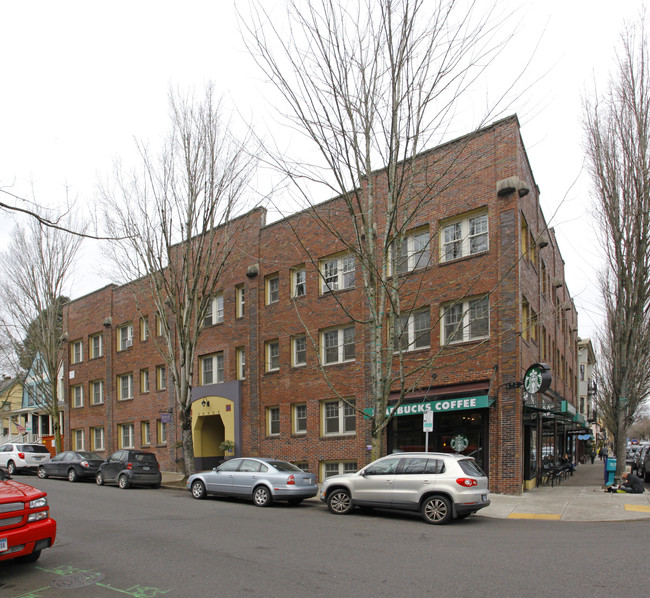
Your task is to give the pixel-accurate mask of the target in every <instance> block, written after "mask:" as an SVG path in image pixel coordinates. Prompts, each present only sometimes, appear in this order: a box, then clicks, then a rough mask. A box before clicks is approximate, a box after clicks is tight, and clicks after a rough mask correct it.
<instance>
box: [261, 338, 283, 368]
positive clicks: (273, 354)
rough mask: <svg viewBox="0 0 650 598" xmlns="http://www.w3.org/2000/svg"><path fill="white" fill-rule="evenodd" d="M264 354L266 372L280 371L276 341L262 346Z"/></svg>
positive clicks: (278, 345)
mask: <svg viewBox="0 0 650 598" xmlns="http://www.w3.org/2000/svg"><path fill="white" fill-rule="evenodd" d="M264 349H265V351H264V352H265V353H266V360H265V361H266V371H267V372H272V371H274V370H279V369H280V342H279V341H278V340H273V341H268V342H267V343H266V344H265V345H264Z"/></svg>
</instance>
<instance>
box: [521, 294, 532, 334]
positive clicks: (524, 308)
mask: <svg viewBox="0 0 650 598" xmlns="http://www.w3.org/2000/svg"><path fill="white" fill-rule="evenodd" d="M521 338H523V339H524V340H525V341H527V340H530V305H528V301H526V299H524V298H523V297H522V298H521Z"/></svg>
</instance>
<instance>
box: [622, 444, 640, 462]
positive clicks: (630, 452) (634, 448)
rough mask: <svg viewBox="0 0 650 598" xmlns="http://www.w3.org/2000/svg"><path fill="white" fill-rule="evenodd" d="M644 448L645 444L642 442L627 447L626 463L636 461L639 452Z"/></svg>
mask: <svg viewBox="0 0 650 598" xmlns="http://www.w3.org/2000/svg"><path fill="white" fill-rule="evenodd" d="M642 450H643V445H641V444H632V445H630V446H628V447H627V449H626V450H625V464H626V465H632V464H634V463H636V460H637V458H638V457H639V454H640V453H641V451H642Z"/></svg>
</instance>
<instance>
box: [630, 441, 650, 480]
mask: <svg viewBox="0 0 650 598" xmlns="http://www.w3.org/2000/svg"><path fill="white" fill-rule="evenodd" d="M634 469H636V474H637V475H638V476H639V477H640V478H643V481H645V482H650V445H647V444H646V445H644V446H643V448H642V449H641V452H640V453H639V454H638V455H637V458H636V461H635V462H634V463H633V464H632V470H634Z"/></svg>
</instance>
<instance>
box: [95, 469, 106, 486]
mask: <svg viewBox="0 0 650 598" xmlns="http://www.w3.org/2000/svg"><path fill="white" fill-rule="evenodd" d="M95 481H96V482H97V485H98V486H103V485H104V474H103V473H102V472H101V471H98V472H97V475H96V476H95Z"/></svg>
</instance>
